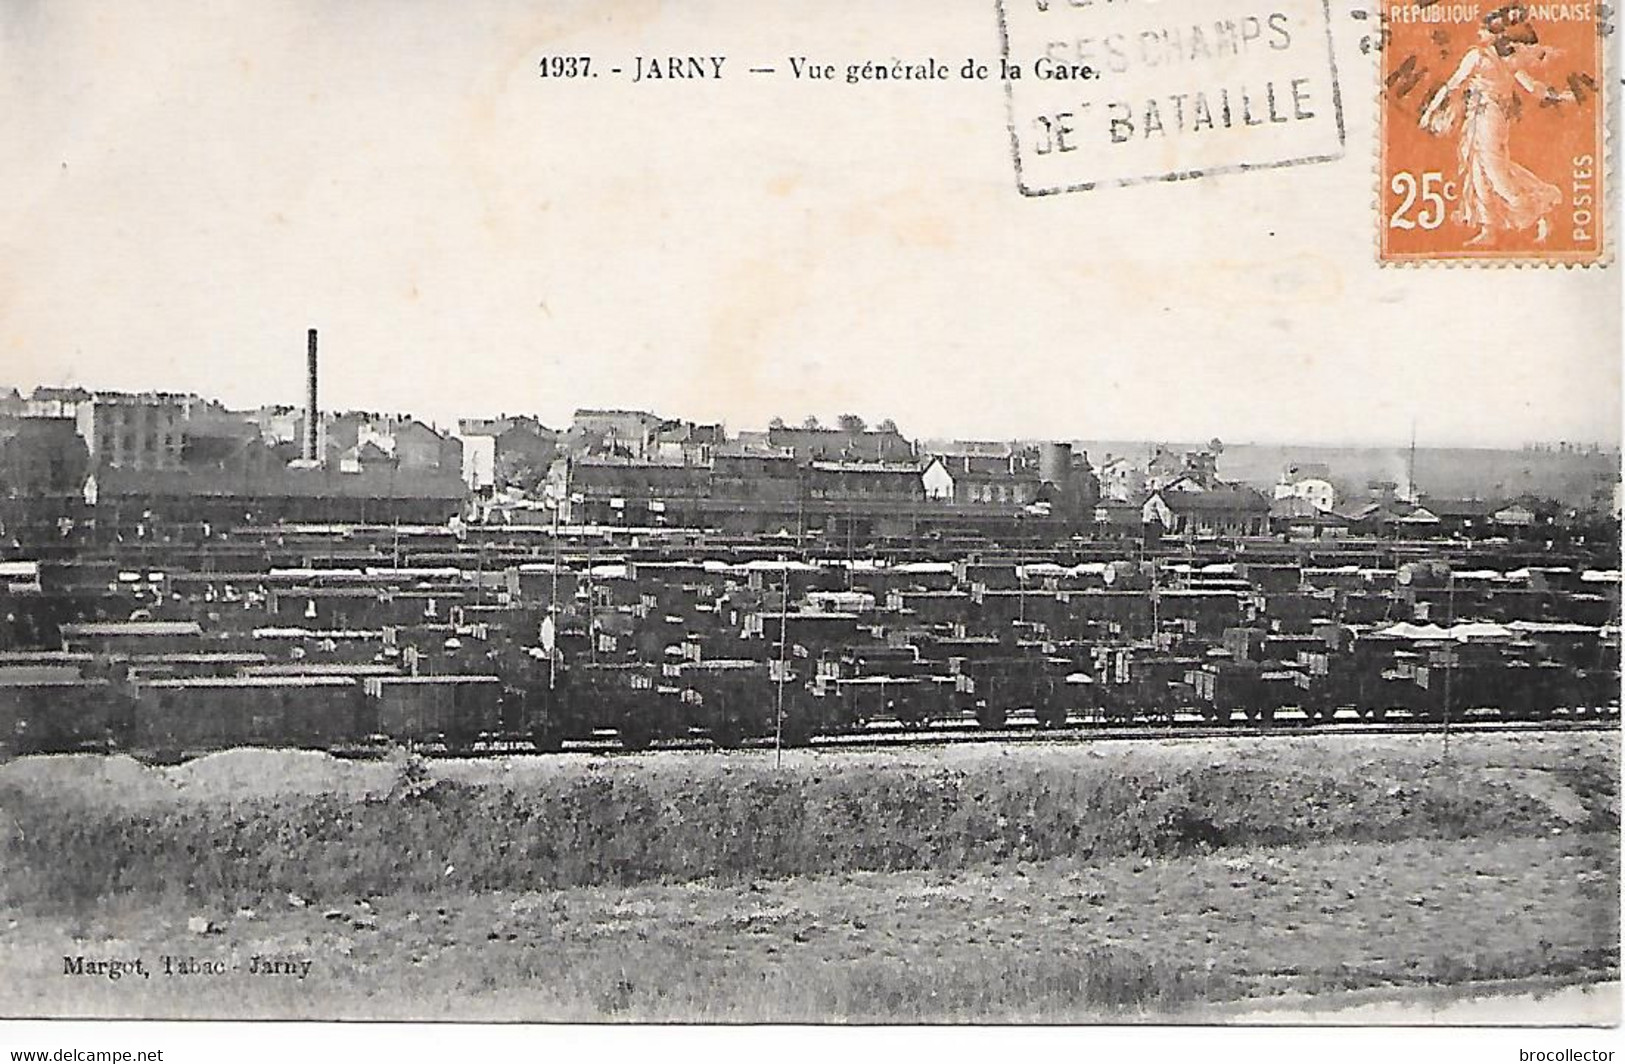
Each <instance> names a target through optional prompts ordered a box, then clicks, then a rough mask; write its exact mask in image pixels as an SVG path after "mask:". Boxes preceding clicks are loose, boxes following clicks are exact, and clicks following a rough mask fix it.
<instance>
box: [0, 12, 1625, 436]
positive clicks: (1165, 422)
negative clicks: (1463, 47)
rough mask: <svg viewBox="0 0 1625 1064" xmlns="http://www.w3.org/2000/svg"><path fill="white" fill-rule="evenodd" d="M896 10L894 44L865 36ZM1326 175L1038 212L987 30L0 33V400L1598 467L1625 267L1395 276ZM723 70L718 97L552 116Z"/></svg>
mask: <svg viewBox="0 0 1625 1064" xmlns="http://www.w3.org/2000/svg"><path fill="white" fill-rule="evenodd" d="M875 8H881V9H882V10H881V11H878V12H877V11H876V10H874V9H875ZM1348 16H1349V11H1348V8H1347V0H1334V2H1333V3H1332V20H1333V28H1334V38H1335V39H1334V48H1335V50H1336V54H1337V57H1338V61H1339V68H1340V72H1341V80H1342V83H1343V87H1344V92H1343V98H1344V108H1345V118H1346V123H1347V127H1348V135H1347V145H1346V151H1345V154H1344V157H1343V158H1340V159H1337V160H1335V161H1332V162H1326V163H1314V164H1308V165H1303V166H1297V167H1289V168H1285V169H1280V170H1275V171H1270V172H1262V173H1245V174H1233V175H1217V176H1210V177H1206V178H1202V179H1200V180H1194V181H1186V182H1179V183H1175V184H1156V185H1150V186H1140V187H1134V188H1121V189H1118V188H1111V189H1096V190H1092V191H1087V192H1076V193H1069V194H1064V195H1056V196H1047V197H1043V198H1027V197H1023V196H1021V195H1019V194H1018V192H1017V190H1016V185H1015V180H1014V175H1013V172H1012V164H1011V158H1010V146H1009V139H1008V131H1007V129H1006V125H1005V123H1006V117H1005V107H1004V101H1003V97H1002V95H1001V90H1000V88H999V86H998V84H997V83H996V82H985V83H974V82H958V81H954V82H949V83H946V84H930V85H920V84H911V85H900V84H898V85H893V84H887V85H874V84H869V85H855V86H853V85H847V84H845V83H844V82H840V81H837V82H836V83H833V84H828V83H818V84H813V83H809V82H799V83H798V82H796V81H794V80H792V79H789V78H787V77H781V76H774V77H770V78H761V77H754V78H753V77H752V76H751V75H749V74H747V73H745V71H744V68H746V67H748V66H757V65H774V66H776V67H777V68H781V69H782V68H784V67H785V66H786V64H787V61H788V57H790V56H800V55H805V56H809V57H813V58H821V59H827V60H828V61H830V62H834V63H837V64H839V65H841V66H842V67H843V68H844V65H845V64H846V63H847V62H852V61H857V62H861V61H863V60H865V59H870V58H873V59H879V60H881V61H889V60H890V59H892V58H894V57H897V58H905V59H908V60H913V59H914V58H916V57H919V58H923V57H926V56H936V57H940V58H943V59H944V60H945V61H948V62H950V63H951V64H953V65H955V66H957V65H958V64H959V63H960V62H962V61H963V60H964V58H966V57H978V58H981V59H983V60H996V58H997V53H998V29H997V20H996V16H995V12H994V7H993V4H992V2H991V0H930V2H927V0H896V2H894V3H889V4H886V5H873V4H862V3H857V2H853V0H831V2H828V3H819V4H796V3H791V2H789V0H762V2H757V3H744V2H739V3H722V2H717V0H696V2H693V3H685V4H681V5H677V4H660V3H654V2H639V0H626V2H621V0H616V2H609V3H591V4H589V3H586V2H580V3H572V2H564V3H554V4H537V3H529V2H524V3H521V2H508V0H466V2H463V3H458V4H450V3H431V2H428V0H389V2H385V0H347V2H345V3H342V4H332V3H325V2H302V0H284V2H279V3H265V2H260V0H255V2H238V0H188V2H181V0H147V2H144V3H140V4H116V5H114V4H106V3H90V2H81V0H51V2H49V3H46V2H43V0H4V2H0V143H4V144H5V145H6V146H7V147H6V157H7V162H6V165H5V166H3V167H0V203H3V204H4V205H5V206H4V208H3V209H0V382H5V383H14V384H16V385H18V386H22V387H25V388H26V387H31V386H33V385H35V384H41V383H44V384H81V385H87V386H91V387H101V388H124V389H144V388H155V389H164V390H173V391H195V392H199V393H202V394H205V395H212V396H218V397H220V398H222V399H223V400H225V401H227V402H228V403H232V404H236V405H245V406H246V405H257V404H259V403H262V402H266V403H269V402H283V403H298V402H300V401H302V394H303V372H304V366H303V359H304V337H305V330H306V329H307V328H310V327H315V328H318V329H319V330H320V334H321V348H322V393H323V402H324V405H326V406H330V407H335V408H364V409H376V410H404V411H413V412H417V413H419V414H420V415H422V416H424V417H426V418H428V419H431V420H434V421H436V422H438V423H440V424H442V425H446V424H450V423H452V422H453V421H454V420H455V419H456V418H458V417H462V416H475V415H489V414H496V413H504V412H506V413H514V412H530V413H536V414H539V415H540V416H542V418H543V419H544V420H545V421H547V422H549V423H551V424H559V423H562V422H564V421H566V420H567V419H568V417H569V414H570V412H571V411H572V410H573V409H575V408H576V407H579V406H598V407H625V408H650V409H654V410H656V411H658V412H660V413H663V414H665V415H667V416H681V417H686V418H691V419H695V420H704V421H709V420H721V421H724V422H725V423H726V424H727V425H728V426H729V427H730V428H731V429H734V430H738V429H743V428H752V427H760V426H761V425H763V424H765V423H766V422H767V420H768V419H769V418H771V417H773V416H782V417H784V418H786V419H787V420H791V421H799V420H800V419H801V418H802V417H803V416H805V415H807V414H809V413H813V414H817V415H818V416H820V417H822V418H823V419H824V420H825V421H826V422H832V421H833V420H834V418H835V417H836V416H837V415H838V414H840V413H843V412H855V413H859V414H861V415H863V416H865V417H867V418H868V419H869V420H870V421H878V420H879V419H881V418H883V417H891V418H893V419H894V420H895V421H897V423H898V424H899V426H900V427H901V428H902V430H903V431H904V432H905V433H908V434H910V435H916V436H932V437H954V436H957V437H965V438H995V439H999V438H1011V437H1024V438H1039V437H1055V438H1095V439H1103V438H1119V439H1140V438H1170V439H1207V438H1209V437H1212V436H1219V437H1221V438H1223V439H1225V440H1226V441H1235V442H1242V441H1246V440H1260V441H1289V442H1290V441H1302V442H1338V443H1361V442H1372V443H1386V444H1393V443H1397V442H1403V441H1408V440H1409V438H1410V435H1411V431H1412V425H1413V423H1414V424H1415V426H1416V432H1417V436H1418V439H1419V441H1420V442H1421V443H1422V444H1424V445H1430V444H1431V445H1482V446H1497V445H1503V446H1504V445H1512V446H1516V445H1518V444H1521V443H1523V442H1525V441H1531V440H1558V439H1565V440H1597V441H1605V442H1611V441H1617V440H1618V439H1619V432H1620V429H1619V426H1620V298H1619V294H1618V293H1619V281H1620V277H1619V272H1618V269H1617V268H1615V267H1610V268H1607V269H1590V270H1576V269H1461V268H1452V269H1431V268H1423V269H1393V268H1389V269H1381V268H1379V267H1378V266H1377V265H1376V262H1375V253H1374V243H1375V236H1374V234H1375V225H1376V221H1375V215H1374V210H1375V207H1374V203H1375V199H1376V196H1375V188H1374V181H1375V173H1374V155H1373V153H1374V149H1375V140H1374V137H1375V132H1374V126H1373V114H1374V110H1375V108H1374V106H1373V103H1372V99H1373V96H1374V72H1373V69H1372V66H1371V62H1370V60H1369V58H1368V57H1365V56H1362V55H1361V54H1360V51H1359V49H1358V47H1357V43H1358V40H1359V36H1360V34H1361V32H1362V28H1363V24H1362V23H1360V22H1358V21H1357V20H1354V19H1351V18H1349V17H1348ZM566 54H569V55H574V54H583V55H591V56H593V57H594V62H595V63H597V64H599V69H601V70H602V69H604V68H606V67H607V66H609V65H611V64H619V65H630V64H631V62H632V61H633V57H634V56H639V55H644V56H647V55H662V56H664V55H671V54H676V55H688V54H695V55H723V56H727V57H728V64H727V67H726V75H725V77H724V79H723V80H722V81H719V82H688V83H676V82H672V83H663V84H658V85H656V84H652V83H648V82H645V83H643V84H636V85H634V84H629V83H627V82H626V81H625V79H624V78H611V77H608V76H607V75H605V76H601V77H599V78H595V79H591V80H578V81H567V80H559V79H542V78H539V77H538V76H537V75H536V65H537V61H538V59H539V57H542V56H546V55H566Z"/></svg>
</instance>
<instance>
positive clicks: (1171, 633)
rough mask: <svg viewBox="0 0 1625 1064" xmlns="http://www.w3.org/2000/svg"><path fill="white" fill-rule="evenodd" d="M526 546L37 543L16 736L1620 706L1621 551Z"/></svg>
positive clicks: (22, 579) (1075, 720) (640, 541)
mask: <svg viewBox="0 0 1625 1064" xmlns="http://www.w3.org/2000/svg"><path fill="white" fill-rule="evenodd" d="M503 537H505V538H495V537H494V535H490V534H488V535H485V536H483V537H481V538H479V539H478V540H477V541H466V540H464V539H462V538H459V537H458V536H457V535H455V534H454V533H452V532H449V531H447V530H444V529H418V530H403V529H373V528H349V527H338V528H316V527H308V528H307V527H292V526H287V527H277V528H267V529H237V530H233V531H232V533H231V534H230V535H229V536H224V537H223V536H219V535H216V536H215V538H213V539H211V540H208V541H205V542H201V543H200V542H191V541H187V542H182V543H176V544H166V543H163V542H158V543H152V542H149V543H137V544H133V545H121V546H119V547H117V548H111V549H108V550H107V551H104V552H101V553H98V552H97V551H94V550H77V551H67V550H63V551H59V552H57V553H55V554H53V553H52V551H50V550H47V549H46V548H45V547H43V546H41V547H39V548H38V549H37V550H36V554H37V555H38V557H37V559H36V560H34V561H16V562H11V563H8V564H9V565H10V569H8V572H7V582H6V583H5V584H3V585H0V749H3V750H5V751H9V752H27V751H60V750H76V749H106V748H116V749H123V750H129V751H132V752H135V753H138V754H140V755H143V756H150V757H155V758H172V757H182V756H187V755H189V754H193V753H197V752H202V751H205V750H210V749H217V748H221V747H226V746H237V745H278V746H303V747H311V748H317V749H329V750H348V749H359V748H366V747H370V746H376V745H378V744H385V743H408V744H413V745H416V746H420V747H424V748H428V749H444V750H450V751H472V750H488V751H498V750H529V749H538V750H556V749H560V748H562V747H563V746H564V745H565V744H567V743H570V742H572V741H580V740H596V741H599V742H619V743H620V744H621V745H623V746H625V747H627V748H629V749H641V748H645V747H648V746H649V745H651V744H654V743H658V742H662V741H667V740H674V739H681V740H686V739H693V740H707V741H710V742H712V743H714V744H716V745H718V746H722V747H730V746H737V745H740V744H744V743H750V742H758V741H763V740H767V739H777V740H779V741H782V742H784V743H785V744H787V745H797V744H804V743H807V742H810V741H812V740H813V739H815V738H817V737H819V736H827V735H840V734H851V733H863V732H865V731H866V730H868V729H871V728H886V729H891V730H899V729H902V730H918V729H932V728H938V727H941V726H944V725H951V726H956V727H967V728H970V727H980V728H983V729H988V730H996V729H1000V728H1004V727H1006V726H1007V725H1010V724H1012V723H1017V724H1021V725H1023V726H1036V727H1049V728H1056V727H1062V726H1066V725H1083V724H1094V725H1103V726H1105V725H1114V726H1124V727H1130V726H1136V725H1144V724H1157V723H1161V724H1169V723H1175V722H1190V723H1198V722H1206V723H1207V724H1209V725H1215V726H1219V725H1226V724H1231V723H1234V724H1237V725H1242V724H1246V723H1249V722H1250V723H1252V724H1255V725H1258V724H1264V723H1267V722H1271V721H1273V722H1276V723H1277V724H1278V725H1280V726H1286V725H1287V724H1288V722H1291V723H1294V724H1303V725H1305V726H1307V725H1312V724H1315V723H1318V722H1329V721H1334V720H1352V719H1359V718H1363V719H1368V720H1375V719H1382V718H1392V719H1412V720H1423V721H1443V720H1446V719H1449V720H1469V719H1475V718H1480V717H1495V718H1502V719H1506V718H1513V719H1548V718H1576V717H1583V716H1594V715H1605V714H1606V715H1612V714H1617V712H1618V705H1619V627H1618V625H1619V591H1620V582H1619V573H1618V570H1617V565H1618V557H1617V551H1616V550H1615V548H1613V547H1608V548H1606V549H1602V548H1599V549H1593V550H1588V551H1575V552H1570V553H1567V554H1554V553H1553V552H1551V551H1549V550H1545V549H1543V548H1538V547H1528V546H1523V545H1515V544H1513V545H1507V544H1502V545H1497V544H1439V543H1415V544H1412V543H1402V542H1393V541H1383V542H1365V541H1351V542H1342V543H1327V544H1307V545H1304V544H1292V545H1288V544H1281V543H1272V542H1269V541H1246V542H1238V543H1231V544H1213V545H1203V546H1200V547H1196V546H1192V545H1189V544H1187V545H1184V546H1183V547H1181V546H1176V545H1163V546H1159V547H1156V548H1154V549H1152V548H1142V547H1139V546H1125V545H1124V544H1120V543H1117V544H1108V543H1089V542H1082V541H1078V542H1071V543H1067V544H1063V545H1056V546H1051V547H1047V548H1036V547H1022V548H1008V549H1006V548H1000V547H998V546H997V545H986V544H964V545H958V546H955V547H954V548H952V549H949V548H946V547H943V546H941V545H938V546H937V547H936V548H934V553H933V552H932V551H927V550H924V549H922V548H919V547H918V546H915V545H909V546H902V545H899V546H896V547H894V548H887V547H883V546H874V547H871V548H870V549H868V550H867V552H866V553H864V554H862V555H861V556H860V555H859V554H858V553H857V552H855V551H853V552H849V553H844V554H843V553H842V552H839V551H833V550H829V549H824V548H818V547H808V548H805V549H792V548H791V547H790V546H789V545H787V544H785V543H784V542H782V541H776V540H752V541H740V542H732V541H730V542H722V541H705V540H703V539H696V537H695V535H694V534H693V533H690V532H684V533H682V534H681V535H680V536H679V535H677V534H672V535H669V536H668V535H661V534H653V533H644V534H639V536H628V535H627V534H626V533H625V532H623V531H608V530H598V531H596V532H595V531H592V530H586V531H577V532H574V533H569V534H567V535H565V536H563V537H558V538H555V537H551V536H545V535H542V534H540V533H538V532H523V533H520V532H514V533H504V534H503Z"/></svg>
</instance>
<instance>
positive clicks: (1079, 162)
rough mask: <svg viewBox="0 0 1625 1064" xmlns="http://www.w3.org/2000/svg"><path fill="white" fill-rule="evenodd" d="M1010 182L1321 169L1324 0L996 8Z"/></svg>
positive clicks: (1339, 130)
mask: <svg viewBox="0 0 1625 1064" xmlns="http://www.w3.org/2000/svg"><path fill="white" fill-rule="evenodd" d="M999 26H1000V32H1001V36H1002V46H1003V59H1004V62H1003V73H1004V84H1005V97H1006V102H1007V105H1008V116H1009V124H1010V147H1011V152H1012V154H1013V156H1014V160H1015V169H1016V184H1017V186H1018V187H1019V188H1020V190H1021V192H1022V193H1023V194H1024V195H1028V196H1044V195H1049V194H1052V193H1057V192H1078V191H1084V190H1088V189H1094V188H1098V187H1101V186H1114V185H1136V184H1143V183H1147V182H1154V181H1175V180H1181V179H1188V178H1197V177H1202V176H1205V175H1208V174H1218V173H1235V172H1239V171H1243V170H1255V169H1269V168H1274V167H1281V166H1293V165H1298V164H1305V163H1315V162H1326V161H1329V160H1332V159H1336V158H1339V157H1340V156H1341V155H1342V154H1343V150H1344V148H1343V141H1344V131H1343V108H1342V98H1341V95H1340V90H1339V86H1338V81H1337V65H1336V60H1335V56H1334V55H1333V52H1332V46H1331V34H1330V16H1329V11H1328V8H1327V4H1326V0H1156V2H1149V0H1000V2H999Z"/></svg>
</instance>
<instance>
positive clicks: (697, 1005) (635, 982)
mask: <svg viewBox="0 0 1625 1064" xmlns="http://www.w3.org/2000/svg"><path fill="white" fill-rule="evenodd" d="M1618 856H1619V843H1618V837H1617V835H1609V836H1597V835H1589V836H1588V835H1578V834H1571V833H1563V832H1559V833H1557V834H1554V835H1551V836H1549V837H1542V838H1521V839H1511V840H1504V841H1496V840H1487V839H1462V840H1449V841H1445V840H1426V839H1423V840H1410V841H1405V842H1399V843H1382V844H1379V843H1369V844H1333V845H1318V846H1309V847H1300V848H1283V849H1257V850H1253V851H1250V852H1246V853H1237V852H1234V851H1227V852H1221V853H1217V854H1212V855H1207V856H1195V857H1183V858H1173V859H1167V860H1158V861H1147V860H1144V859H1137V858H1123V859H1115V860H1110V861H1104V862H1095V863H1088V862H1081V861H1077V860H1071V859H1068V860H1059V861H1051V862H1046V863H1042V864H1027V865H1023V864H1013V865H1001V866H992V867H987V868H984V869H979V870H975V871H972V872H968V873H960V874H953V875H947V874H940V873H925V872H919V873H908V872H905V873H884V874H882V873H859V874H848V875H838V876H828V877H800V878H795V879H789V880H782V881H773V882H757V883H748V884H743V885H728V886H720V885H717V884H714V883H706V882H700V883H688V884H672V885H658V884H655V885H645V886H639V887H633V888H627V889H618V890H617V889H605V888H579V889H572V890H562V891H552V892H539V893H530V894H519V895H514V894H487V895H474V896H469V895H466V894H459V895H456V896H451V895H449V894H448V895H446V896H439V897H433V896H418V897H404V896H402V897H373V898H356V899H351V900H350V901H348V902H347V903H345V904H343V905H341V906H338V907H322V906H312V905H309V904H307V903H304V899H301V898H297V897H289V898H283V899H281V900H280V901H278V902H277V903H275V904H274V905H267V906H264V907H262V908H261V909H259V910H254V911H241V912H230V913H205V912H188V911H160V910H159V909H157V908H154V907H152V906H151V905H150V904H148V905H146V906H143V905H138V904H132V905H130V906H126V907H120V906H114V907H111V908H108V909H106V910H103V911H100V912H98V913H96V914H94V915H90V916H84V917H77V918H64V917H61V916H53V915H49V914H48V912H47V911H46V910H41V911H39V912H27V911H14V912H11V913H6V914H0V972H4V973H5V974H6V979H5V980H3V981H0V1014H5V1015H11V1016H44V1015H51V1016H98V1017H113V1016H145V1017H198V1016H205V1017H241V1018H248V1017H253V1016H281V1017H303V1018H341V1017H348V1018H391V1017H392V1018H406V1017H411V1018H423V1019H429V1018H444V1019H465V1020H466V1019H528V1020H604V1019H613V1020H662V1019H664V1020H689V1021H722V1022H729V1021H745V1022H749V1021H763V1020H776V1021H790V1020H815V1021H816V1020H823V1021H840V1020H846V1021H865V1020H867V1021H881V1022H898V1021H903V1022H906V1021H949V1022H951V1021H956V1020H960V1021H964V1020H981V1021H1000V1020H1003V1021H1040V1020H1041V1021H1051V1022H1065V1021H1088V1020H1108V1021H1111V1022H1125V1021H1127V1022H1140V1021H1145V1022H1152V1021H1156V1020H1167V1019H1169V1018H1174V1019H1178V1018H1180V1017H1184V1016H1189V1015H1190V1012H1189V1010H1190V1009H1191V1008H1192V1007H1194V1006H1196V1005H1199V1004H1202V1003H1212V1002H1225V1001H1238V1000H1241V999H1252V1001H1253V1003H1257V1002H1259V1001H1268V1000H1270V999H1272V998H1277V997H1281V996H1283V995H1287V996H1290V995H1301V994H1320V993H1326V992H1330V991H1337V990H1345V989H1360V988H1412V987H1423V986H1430V985H1435V984H1472V983H1476V982H1479V981H1483V980H1500V979H1515V978H1530V977H1535V978H1540V979H1543V980H1552V981H1558V982H1594V981H1600V980H1605V979H1610V978H1617V972H1618V962H1619V941H1620V935H1619V895H1618V882H1619V870H1618ZM200 919H201V920H206V921H208V925H209V929H208V931H206V932H205V933H197V930H196V929H198V928H200V927H202V926H203V925H202V924H201V923H199V922H198V921H199V920H200ZM189 920H190V921H192V929H191V930H189V928H188V922H189ZM165 955H168V956H170V957H172V958H194V959H195V960H197V961H198V962H200V963H202V962H207V963H210V964H219V965H221V966H222V967H223V968H224V969H225V970H224V971H223V972H222V973H221V974H194V975H165V974H163V972H162V970H161V969H162V963H163V962H162V960H161V958H162V957H163V956H165ZM79 956H83V957H87V958H126V959H132V958H136V957H139V958H141V959H142V961H143V964H144V968H145V969H146V970H147V972H148V973H149V977H145V978H144V977H142V976H140V975H125V976H123V977H122V978H120V979H118V980H116V981H115V980H113V979H110V978H108V977H107V976H105V975H102V976H91V975H65V974H63V967H64V958H65V957H79ZM256 956H257V957H260V958H262V960H261V961H260V962H259V965H256V963H255V961H254V958H255V957H256ZM266 958H270V959H275V960H277V961H280V962H282V963H283V965H285V966H286V968H287V969H289V970H290V971H292V972H293V974H270V975H262V974H252V973H251V972H250V968H252V967H255V966H263V965H264V959H266ZM305 961H309V962H310V967H309V969H308V971H304V974H303V977H301V976H300V974H298V972H299V971H303V969H302V965H303V963H304V962H305ZM179 963H180V961H179V960H175V961H172V962H171V964H172V965H178V964H179ZM1411 1022H1415V1021H1414V1020H1412V1021H1411Z"/></svg>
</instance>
